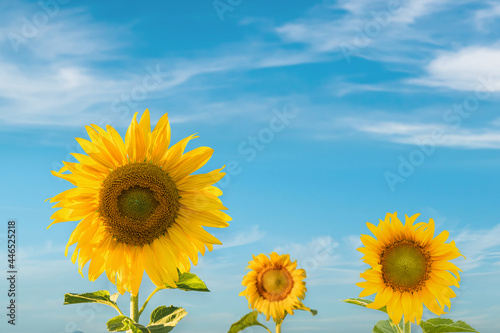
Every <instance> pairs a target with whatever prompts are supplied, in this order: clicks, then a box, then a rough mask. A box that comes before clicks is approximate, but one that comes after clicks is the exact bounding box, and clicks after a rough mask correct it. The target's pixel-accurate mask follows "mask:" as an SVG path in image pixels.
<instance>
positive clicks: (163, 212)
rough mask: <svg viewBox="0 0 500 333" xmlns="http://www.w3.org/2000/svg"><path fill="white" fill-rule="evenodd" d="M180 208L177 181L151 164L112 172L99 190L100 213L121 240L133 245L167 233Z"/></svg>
mask: <svg viewBox="0 0 500 333" xmlns="http://www.w3.org/2000/svg"><path fill="white" fill-rule="evenodd" d="M179 207H180V203H179V192H178V190H177V187H176V186H175V183H174V182H173V181H172V179H171V178H170V176H169V175H168V173H166V172H165V171H163V169H162V168H161V167H159V166H157V165H154V164H151V163H132V164H126V165H124V166H121V167H119V168H117V169H115V170H113V171H111V172H110V173H109V175H108V176H107V177H106V179H104V181H103V182H102V186H101V188H100V191H99V216H100V217H101V219H102V221H103V223H104V225H105V226H106V227H107V230H108V231H109V232H110V233H111V234H112V235H113V237H114V238H115V239H116V240H117V241H118V242H122V243H126V244H129V245H139V246H141V245H144V244H149V243H151V242H153V241H154V240H155V239H157V238H158V237H160V236H161V235H163V234H165V232H166V231H167V229H168V227H169V226H171V225H172V223H174V221H175V219H176V217H177V212H178V210H179Z"/></svg>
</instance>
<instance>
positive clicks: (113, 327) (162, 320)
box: [107, 306, 187, 333]
mask: <svg viewBox="0 0 500 333" xmlns="http://www.w3.org/2000/svg"><path fill="white" fill-rule="evenodd" d="M186 315H187V312H186V310H184V309H183V308H178V307H175V306H169V307H167V306H160V307H157V308H156V309H155V310H154V311H153V312H152V313H151V322H150V323H149V325H148V326H146V327H144V326H143V325H141V324H138V323H136V322H134V321H133V320H132V319H130V318H129V317H127V316H116V317H114V318H112V319H110V320H109V321H108V324H107V325H108V331H110V332H122V331H128V330H131V331H132V332H133V333H168V332H170V331H171V330H173V329H174V327H175V325H177V323H178V322H179V321H180V320H181V319H182V318H184V317H185V316H186Z"/></svg>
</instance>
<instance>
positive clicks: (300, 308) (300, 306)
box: [293, 303, 318, 316]
mask: <svg viewBox="0 0 500 333" xmlns="http://www.w3.org/2000/svg"><path fill="white" fill-rule="evenodd" d="M293 309H294V310H303V311H309V312H311V314H312V315H313V316H315V315H317V314H318V310H313V309H311V308H308V307H307V306H305V305H304V304H302V303H300V304H299V305H296V306H295V307H294V308H293Z"/></svg>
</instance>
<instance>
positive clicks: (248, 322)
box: [228, 311, 271, 333]
mask: <svg viewBox="0 0 500 333" xmlns="http://www.w3.org/2000/svg"><path fill="white" fill-rule="evenodd" d="M258 314H259V312H258V311H252V312H250V313H248V314H246V315H244V316H243V317H241V319H240V320H238V321H237V322H235V323H234V324H232V325H231V328H230V329H229V331H228V333H237V332H240V331H243V330H244V329H245V328H247V327H250V326H262V327H264V328H265V329H266V330H267V331H268V332H269V333H271V331H270V330H269V328H267V327H266V326H264V325H263V324H261V323H260V322H259V321H258V320H257V315H258Z"/></svg>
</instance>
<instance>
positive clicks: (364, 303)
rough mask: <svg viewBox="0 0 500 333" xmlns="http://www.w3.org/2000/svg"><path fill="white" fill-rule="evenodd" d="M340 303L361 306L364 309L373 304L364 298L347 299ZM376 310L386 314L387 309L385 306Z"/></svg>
mask: <svg viewBox="0 0 500 333" xmlns="http://www.w3.org/2000/svg"><path fill="white" fill-rule="evenodd" d="M341 301H342V302H346V303H349V304H355V305H359V306H363V307H365V308H366V306H367V305H368V304H370V303H373V301H372V300H369V299H364V298H348V299H341ZM378 310H379V311H382V312H385V313H387V307H386V306H383V307H381V308H380V309H378Z"/></svg>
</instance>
